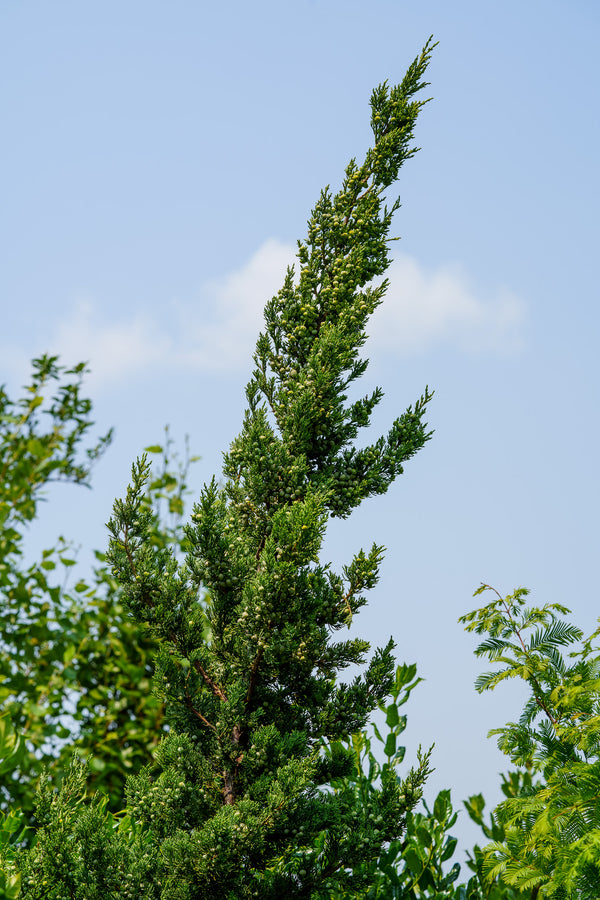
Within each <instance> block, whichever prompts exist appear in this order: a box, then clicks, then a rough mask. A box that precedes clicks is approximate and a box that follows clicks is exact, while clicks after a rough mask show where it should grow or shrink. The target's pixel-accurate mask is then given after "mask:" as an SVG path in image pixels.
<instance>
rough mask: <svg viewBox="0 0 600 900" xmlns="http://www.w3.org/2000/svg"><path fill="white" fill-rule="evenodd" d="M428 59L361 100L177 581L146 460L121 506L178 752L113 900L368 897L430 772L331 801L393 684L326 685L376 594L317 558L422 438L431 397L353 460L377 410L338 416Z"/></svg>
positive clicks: (377, 677) (370, 402)
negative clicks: (366, 121) (159, 528)
mask: <svg viewBox="0 0 600 900" xmlns="http://www.w3.org/2000/svg"><path fill="white" fill-rule="evenodd" d="M433 47H434V44H433V43H432V41H431V40H430V41H429V42H428V43H427V44H426V46H425V47H424V49H423V51H422V52H421V54H420V55H419V56H418V57H417V58H416V59H415V61H414V62H413V63H412V65H411V66H410V67H409V69H408V71H407V73H406V76H405V77H404V79H403V81H402V83H401V84H399V85H397V86H395V87H389V86H388V85H387V84H383V85H380V86H379V87H378V88H376V89H375V90H374V92H373V94H372V97H371V125H372V129H373V134H374V142H373V146H372V147H371V148H370V149H369V150H368V152H367V154H366V156H365V158H364V161H363V162H362V163H360V164H358V163H357V162H356V161H355V160H354V159H353V160H351V162H350V163H349V165H348V166H347V168H346V172H345V178H344V180H343V184H342V187H341V190H340V191H339V192H338V193H337V194H335V195H333V194H332V193H331V192H330V191H329V190H328V189H326V190H324V191H323V192H322V193H321V196H320V197H319V199H318V201H317V203H316V206H315V207H314V210H313V212H312V214H311V217H310V219H309V222H308V233H307V237H306V239H305V240H303V241H299V243H298V254H297V258H298V265H297V266H296V267H292V268H290V269H289V270H288V272H287V276H286V278H285V282H284V285H283V287H282V289H281V290H280V291H279V293H278V294H277V295H276V296H275V297H274V298H273V299H272V300H271V301H270V302H269V303H267V306H266V308H265V313H264V330H263V331H262V333H261V334H260V335H259V337H258V341H257V344H256V351H255V354H254V366H255V368H254V371H253V372H252V376H251V378H250V381H249V383H248V385H247V387H246V397H247V402H248V408H247V410H246V412H245V415H244V420H243V426H242V430H241V431H240V433H239V435H238V436H237V437H236V438H235V440H234V441H233V442H232V444H231V446H230V448H229V450H228V452H227V453H226V454H225V455H224V465H223V475H224V480H223V481H222V482H218V481H217V480H216V479H213V480H212V481H211V482H210V484H208V485H206V486H205V487H204V489H203V491H202V494H201V497H200V500H199V502H198V503H197V504H196V506H195V507H194V512H193V515H192V517H191V523H190V524H189V526H188V527H187V531H186V540H187V558H186V561H185V563H184V564H181V563H180V562H178V561H177V560H176V558H175V557H174V555H173V554H172V552H171V550H170V549H169V548H164V547H158V546H156V544H155V543H153V542H152V540H151V539H150V532H149V523H148V512H147V509H146V508H145V507H144V505H143V503H142V499H143V496H144V483H145V481H146V479H147V478H148V473H149V465H148V462H147V461H146V459H145V458H142V459H141V460H138V462H137V463H136V464H135V465H134V467H133V477H132V484H131V486H130V487H129V489H128V491H127V496H126V499H125V500H119V501H117V502H116V503H115V507H114V517H113V518H112V520H111V521H110V523H109V528H110V532H111V535H112V537H111V542H110V555H109V559H110V563H111V565H112V567H113V572H114V574H115V575H116V576H117V578H118V580H119V581H120V584H121V585H122V588H123V595H124V603H125V604H126V606H127V607H128V609H129V611H130V613H131V614H132V615H133V616H134V617H135V619H136V620H137V621H138V622H140V623H146V624H147V626H148V628H149V629H150V630H151V632H152V634H153V635H154V636H155V637H156V638H158V640H159V642H160V645H161V649H160V651H159V653H158V656H157V658H156V670H155V687H156V691H157V693H158V694H159V696H160V697H161V698H164V701H165V704H166V715H167V719H168V721H169V723H170V725H171V732H170V733H169V735H168V736H167V737H166V738H164V740H163V741H162V742H161V744H160V746H159V748H158V750H157V752H156V754H155V760H154V765H153V766H151V767H148V768H147V769H146V770H144V771H142V773H141V774H139V775H137V776H134V777H132V778H130V779H129V780H128V787H127V812H126V817H125V818H124V819H123V821H122V823H121V825H122V827H121V830H120V831H119V832H118V835H119V836H121V835H126V834H127V835H128V837H127V838H126V837H125V836H123V837H122V846H121V849H120V850H119V852H118V853H117V851H116V850H115V851H114V852H113V850H111V851H110V853H108V851H107V853H105V855H104V860H105V861H104V863H103V877H104V878H105V880H106V884H107V885H109V881H108V880H107V879H108V878H109V874H108V873H109V871H110V866H111V865H114V867H115V871H116V873H117V874H116V875H115V886H114V887H112V888H111V890H113V894H112V896H119V897H124V898H139V900H141V898H144V900H147V898H155V897H156V898H159V897H160V898H163V900H167V898H168V900H191V898H219V900H221V898H231V900H234V898H235V900H237V898H246V897H261V898H271V897H273V898H275V897H277V898H281V897H291V898H293V897H310V898H317V897H322V898H326V897H328V896H330V893H331V890H332V888H333V886H335V887H336V888H338V889H344V890H346V891H347V896H357V894H356V892H357V891H359V890H363V889H365V888H367V887H368V882H369V878H370V877H372V876H369V875H368V873H367V874H364V873H363V874H362V875H361V864H362V863H367V862H368V861H370V860H372V859H373V858H377V856H378V854H379V852H380V850H381V847H382V845H383V844H385V842H387V841H390V840H392V839H395V838H397V837H398V836H399V835H401V834H402V831H403V827H404V821H405V815H406V812H407V811H409V810H410V809H411V808H413V807H414V805H415V804H416V802H417V801H418V799H419V798H420V795H421V788H422V784H423V782H424V779H425V777H426V775H427V773H428V765H427V763H428V757H427V755H425V756H420V758H419V763H418V765H417V766H416V767H415V768H414V769H413V770H411V771H410V772H409V774H408V775H407V777H406V778H405V780H404V781H400V780H399V779H398V778H397V776H396V775H395V774H390V772H388V774H387V775H386V777H384V778H383V779H382V783H381V786H380V788H379V789H378V790H377V791H375V792H373V794H372V795H371V796H370V797H369V800H368V803H367V804H364V803H362V804H361V803H360V801H359V800H358V799H357V798H356V797H355V796H354V795H353V794H351V793H347V794H346V793H344V792H343V791H341V792H340V791H338V792H337V793H335V792H332V791H331V790H328V786H330V785H331V783H332V781H333V780H334V779H339V778H340V776H343V775H344V774H349V773H351V772H352V770H353V766H354V765H355V763H354V755H353V753H352V752H351V750H349V749H348V747H342V745H341V744H340V741H341V740H342V739H347V738H348V737H349V735H351V734H352V733H353V732H356V731H358V730H360V729H361V728H362V727H363V726H364V725H365V723H366V722H367V720H368V718H369V716H370V714H371V713H372V712H373V710H374V709H375V708H376V707H377V705H378V704H379V703H380V702H382V701H383V700H384V699H385V698H386V696H387V695H388V694H389V692H390V689H391V687H392V684H393V679H394V669H395V662H394V658H393V655H392V651H393V648H394V642H393V640H390V641H389V643H388V644H387V646H386V647H384V648H383V649H378V650H376V651H375V652H374V653H373V654H372V656H371V658H370V661H369V662H368V664H366V667H365V668H364V671H363V673H362V674H361V675H359V676H357V677H355V678H354V679H353V680H352V681H350V682H349V683H340V682H339V681H338V676H339V674H340V673H341V672H343V670H344V669H346V668H347V667H348V666H351V665H363V664H365V661H366V659H367V655H368V652H369V649H370V648H369V644H368V642H367V641H366V640H363V639H361V638H352V639H344V636H343V630H344V629H346V628H347V627H348V626H349V625H350V623H351V622H352V620H353V617H354V616H355V615H356V613H357V612H358V610H360V608H361V607H362V606H364V604H365V603H366V596H365V592H366V591H368V590H369V589H370V588H373V587H374V586H375V584H376V583H377V579H378V569H379V565H380V562H381V559H382V553H383V548H382V547H380V546H377V545H373V546H372V548H371V549H370V550H369V551H368V552H363V551H362V550H361V551H360V552H359V553H357V555H356V556H355V557H354V558H353V559H352V560H351V561H350V562H349V564H348V565H347V566H345V567H344V568H343V571H342V572H341V574H338V573H336V572H334V571H333V570H332V569H331V567H330V566H329V565H327V564H325V563H322V562H320V561H319V550H320V547H321V544H322V541H323V536H324V533H325V528H326V524H327V521H328V518H329V517H330V516H337V517H341V518H345V517H346V516H348V515H349V514H350V513H351V512H352V510H353V509H354V508H355V507H357V506H358V505H359V504H360V503H361V501H363V500H364V499H365V498H367V497H371V496H373V495H375V494H383V493H385V492H386V491H387V489H388V487H389V486H390V485H391V484H392V482H393V481H394V479H395V478H396V477H397V476H398V475H399V474H401V473H402V471H403V465H404V463H405V462H406V461H407V460H409V459H410V458H411V457H412V456H414V454H415V453H416V452H417V451H418V450H420V449H421V447H422V446H423V445H424V443H425V442H426V441H427V440H428V438H429V437H430V433H428V431H427V425H426V423H425V422H424V418H423V417H424V413H425V409H426V405H427V403H428V401H429V399H430V396H431V395H430V393H429V392H428V390H427V389H426V390H425V392H424V394H423V396H421V397H420V398H419V399H418V400H417V402H416V403H415V404H414V405H413V406H410V407H409V408H408V409H407V410H406V412H404V413H403V414H402V415H401V416H400V417H399V418H397V419H396V420H395V421H394V422H393V424H392V426H391V428H390V430H389V432H388V434H387V435H385V436H382V437H380V438H379V439H378V440H377V441H376V442H375V443H373V444H371V445H369V446H366V447H363V448H361V449H358V448H357V446H356V443H355V441H356V439H357V436H358V434H359V430H360V429H361V428H365V427H366V426H367V425H368V424H369V420H370V416H371V413H372V411H373V409H374V407H375V406H376V405H377V403H378V402H379V401H380V400H381V397H382V392H381V390H380V389H379V388H377V389H376V390H375V391H374V392H373V393H372V394H370V395H368V396H364V397H362V398H361V399H357V400H353V401H350V400H349V399H348V391H349V389H350V388H352V387H353V386H354V382H356V381H357V380H358V379H359V378H360V376H361V375H362V374H363V373H364V372H365V369H366V368H367V360H365V359H362V358H361V357H360V350H361V348H362V346H363V344H364V343H365V340H366V331H365V329H366V325H367V322H368V319H369V316H370V315H371V314H372V313H373V311H374V310H375V309H376V307H377V306H379V304H380V303H381V302H382V300H383V297H384V294H385V291H386V287H387V282H386V281H383V282H382V283H381V284H379V285H378V286H373V285H372V284H371V282H372V280H373V279H375V278H377V277H378V276H382V275H383V274H384V273H385V271H386V269H387V267H388V265H389V261H390V260H389V251H388V246H389V242H390V240H391V238H390V236H389V231H390V226H391V222H392V217H393V214H394V212H395V211H396V210H397V209H398V207H399V201H398V200H395V201H393V202H392V203H391V205H390V206H389V207H388V206H386V205H385V200H384V195H385V192H386V190H387V189H388V188H390V186H391V185H392V184H393V183H394V182H395V180H396V179H397V177H398V173H399V169H400V167H401V166H402V164H403V163H404V162H405V161H406V160H407V159H409V158H410V157H412V156H413V155H414V153H415V152H416V150H417V148H416V147H414V145H413V143H412V141H413V131H414V126H415V123H416V120H417V116H418V113H419V111H420V109H421V107H422V106H423V105H424V103H425V102H427V101H426V100H423V99H415V95H417V94H418V93H419V92H420V91H421V90H422V89H423V88H424V87H425V86H426V82H424V80H423V77H424V73H425V71H426V68H427V65H428V62H429V59H430V55H431V52H432V50H433ZM340 633H341V634H340ZM125 825H126V826H127V827H126V828H125ZM127 829H129V831H128V830H127ZM111 840H112V841H114V840H116V838H115V835H114V833H113V834H112V835H111ZM111 846H112V845H111ZM111 854H112V856H111ZM111 858H113V859H114V862H113V863H109V862H107V860H109V859H111ZM90 866H91V863H89V862H88V873H89V871H91V869H90ZM371 868H372V867H371ZM367 869H368V867H367V866H365V872H367ZM125 871H127V876H125V875H124V874H123V872H125ZM99 877H100V876H99ZM88 878H89V875H88ZM89 884H90V882H89V881H88V888H87V889H88V892H89V891H90V888H89ZM115 891H117V893H114V892H115ZM26 896H28V897H29V896H37V895H34V894H26ZM40 896H41V895H40ZM44 896H45V895H44ZM49 896H50V895H49ZM53 896H54V895H53ZM56 896H57V897H58V896H59V894H56ZM77 896H79V895H77ZM86 896H92V895H91V893H88V895H86ZM94 896H95V895H94ZM361 896H362V894H361Z"/></svg>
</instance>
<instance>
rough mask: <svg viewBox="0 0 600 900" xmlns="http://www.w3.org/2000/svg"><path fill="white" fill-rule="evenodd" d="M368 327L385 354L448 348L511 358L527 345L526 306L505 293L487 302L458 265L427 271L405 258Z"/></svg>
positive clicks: (391, 275) (393, 272) (390, 273)
mask: <svg viewBox="0 0 600 900" xmlns="http://www.w3.org/2000/svg"><path fill="white" fill-rule="evenodd" d="M386 274H387V278H388V280H389V282H390V286H389V288H388V292H387V294H386V297H385V299H384V301H383V304H382V305H381V307H380V308H379V309H378V310H377V311H376V312H375V314H374V316H373V318H372V320H371V324H370V327H369V333H370V335H371V336H372V338H373V341H374V342H375V343H377V346H378V347H379V348H381V349H382V350H389V351H392V352H395V353H402V354H407V353H416V352H422V351H425V350H428V349H430V348H431V347H433V346H436V345H440V344H446V345H451V346H454V347H456V348H458V349H459V350H462V351H467V352H478V351H489V350H492V351H495V352H511V351H514V350H517V349H519V348H520V347H521V345H522V326H523V320H524V316H525V308H524V304H523V302H522V301H521V300H520V299H519V298H518V297H517V296H516V295H515V294H514V293H512V292H511V291H509V290H507V289H506V288H498V289H497V290H496V291H495V292H494V293H493V294H492V296H491V297H485V298H484V297H482V296H481V294H480V292H479V291H478V290H477V289H476V288H475V287H473V286H472V285H471V283H470V281H469V278H468V276H467V274H466V273H465V272H464V270H463V269H462V268H461V267H460V266H459V265H447V266H442V267H440V268H438V269H436V270H434V271H427V270H426V269H425V268H424V267H423V266H421V265H420V264H419V263H418V262H417V261H416V260H415V259H412V258H411V257H409V256H400V257H399V258H398V259H396V260H394V262H393V263H392V264H391V266H390V268H389V269H388V272H387V273H386Z"/></svg>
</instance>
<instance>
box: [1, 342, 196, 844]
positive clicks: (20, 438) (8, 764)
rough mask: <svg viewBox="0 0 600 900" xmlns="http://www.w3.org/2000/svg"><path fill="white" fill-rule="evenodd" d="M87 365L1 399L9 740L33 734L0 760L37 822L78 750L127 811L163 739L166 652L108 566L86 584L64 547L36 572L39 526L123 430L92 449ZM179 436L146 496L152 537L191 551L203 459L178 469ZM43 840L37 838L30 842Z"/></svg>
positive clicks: (41, 374)
mask: <svg viewBox="0 0 600 900" xmlns="http://www.w3.org/2000/svg"><path fill="white" fill-rule="evenodd" d="M84 374H85V367H84V366H83V365H79V366H76V367H75V368H73V369H65V368H64V367H62V366H59V365H58V364H57V358H56V357H42V358H40V359H38V360H34V362H33V374H32V378H31V381H30V383H29V384H28V385H27V386H26V387H25V388H24V396H23V397H22V398H21V399H19V400H17V401H14V400H11V399H10V398H9V396H8V394H7V393H6V391H5V390H2V391H1V392H0V409H1V411H2V412H1V415H0V465H1V467H2V472H3V477H2V479H1V480H0V515H1V517H2V526H1V529H0V550H1V557H0V595H1V597H2V604H1V607H0V674H1V676H2V681H1V685H0V699H1V703H2V718H0V728H1V729H2V733H1V734H0V739H2V740H3V744H2V746H3V747H4V748H5V749H7V748H8V743H7V740H5V738H6V736H7V735H9V734H10V735H13V736H14V735H15V734H18V735H20V738H19V739H18V740H17V739H16V738H14V740H15V746H14V747H13V750H12V752H11V754H10V755H9V756H7V757H6V758H4V757H3V759H2V761H1V762H0V805H1V806H2V808H3V809H9V808H10V809H12V810H13V811H14V810H15V809H17V808H20V809H21V810H22V814H23V816H24V821H26V822H27V823H31V822H32V816H33V808H34V798H35V782H36V780H37V779H38V778H39V776H40V774H41V772H42V770H43V768H44V767H45V768H46V769H47V770H48V772H49V773H50V774H51V775H52V776H53V777H54V778H55V779H57V780H59V781H60V778H61V776H62V773H64V772H66V770H67V769H68V767H69V760H70V756H71V753H72V746H71V744H72V742H73V741H74V740H75V741H76V746H77V749H78V752H79V753H80V754H81V755H85V756H89V755H91V756H92V759H91V763H90V781H91V784H92V785H93V786H94V787H96V788H99V789H101V790H102V791H103V792H104V793H105V794H106V796H107V797H108V800H109V807H110V808H111V809H113V811H116V810H118V809H120V808H121V807H122V804H123V791H124V785H125V779H126V777H127V775H128V774H130V773H131V772H136V771H138V770H139V769H140V768H141V767H142V766H143V765H145V764H146V763H148V761H149V760H150V759H151V752H152V749H153V748H154V747H155V746H156V745H157V743H158V740H159V738H160V735H161V733H162V732H163V730H164V721H163V719H164V716H163V709H162V704H161V702H160V701H159V700H158V699H157V698H156V697H154V696H153V695H152V692H151V679H152V669H153V665H152V655H153V653H154V652H155V650H156V645H155V642H154V640H153V639H152V638H151V636H149V635H146V634H143V633H142V632H141V631H140V629H139V626H138V625H137V624H136V623H135V622H134V621H133V620H132V619H131V617H130V616H128V615H127V613H126V611H125V610H124V608H123V606H122V604H121V602H120V597H119V589H118V585H117V582H116V580H115V579H114V577H113V576H112V575H111V574H110V572H109V571H108V570H107V567H106V564H105V562H104V556H103V554H101V553H98V552H97V553H96V558H97V563H98V565H97V567H96V568H95V570H94V571H93V573H92V576H91V578H82V577H76V578H75V579H74V580H75V583H74V584H72V580H73V579H72V577H71V576H72V573H73V572H74V571H76V569H75V565H74V564H75V561H76V559H75V557H76V554H75V552H74V550H73V548H72V547H71V546H70V545H69V544H68V543H67V542H66V541H65V540H64V539H63V538H59V539H58V540H57V542H56V545H55V546H54V547H53V548H51V549H48V550H45V551H43V553H42V555H41V559H40V560H39V561H36V562H33V563H26V562H25V555H24V547H23V543H24V537H25V531H26V527H27V525H28V524H29V523H30V522H31V521H33V520H34V519H35V518H36V516H37V515H38V513H39V503H40V502H41V501H42V500H43V499H44V490H45V489H46V487H47V486H48V484H49V483H50V482H52V481H64V482H72V483H73V482H74V483H77V484H85V485H88V484H89V479H90V473H91V465H92V463H93V462H94V461H95V460H96V459H97V458H98V457H99V455H100V453H101V452H102V451H103V450H104V449H106V447H107V446H108V444H109V442H110V432H109V434H108V435H106V436H105V437H103V438H101V439H100V441H98V442H97V443H95V444H93V445H92V446H91V447H89V448H88V449H83V448H82V446H81V445H82V443H83V441H84V439H85V437H86V436H87V433H88V429H89V428H91V426H92V422H91V410H92V407H91V402H90V401H89V400H88V399H87V398H84V397H83V396H82V393H81V386H82V379H83V376H84ZM171 443H172V442H171V440H170V438H169V435H168V432H167V434H166V443H165V445H164V449H163V447H155V448H151V449H153V450H155V451H156V452H157V453H158V454H159V455H160V457H161V459H162V467H161V468H160V469H159V471H158V472H157V473H156V474H154V475H153V479H152V481H151V482H150V484H149V486H148V492H147V494H146V495H145V497H144V500H143V502H144V504H145V506H146V508H147V510H148V515H149V523H150V524H149V527H150V532H151V539H152V540H153V542H154V543H155V544H156V545H157V546H171V547H173V548H175V549H176V550H178V549H179V548H180V547H181V542H182V532H181V515H180V510H181V509H182V505H183V497H184V495H185V492H186V480H185V479H186V474H187V468H188V465H189V463H190V462H191V460H189V458H186V459H185V460H184V461H183V462H178V460H177V459H176V458H174V456H173V454H172V449H171ZM29 834H30V832H28V835H29Z"/></svg>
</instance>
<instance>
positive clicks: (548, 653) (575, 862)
mask: <svg viewBox="0 0 600 900" xmlns="http://www.w3.org/2000/svg"><path fill="white" fill-rule="evenodd" d="M487 590H493V591H494V593H495V594H496V596H495V598H494V600H492V602H491V603H489V604H488V605H487V606H485V607H483V608H481V609H478V610H474V611H473V612H471V613H469V614H468V615H465V616H463V617H462V618H461V621H462V622H463V623H464V624H465V627H466V628H467V630H468V631H474V632H475V633H476V634H480V635H485V638H484V640H483V641H482V642H481V643H480V644H479V646H478V647H477V649H476V651H475V653H476V654H477V655H478V656H485V657H487V658H488V659H490V660H491V661H492V662H495V663H498V664H499V668H498V669H496V670H494V671H492V672H489V673H486V674H482V675H481V676H479V678H478V680H477V682H476V687H477V689H478V690H479V691H484V690H491V689H493V688H495V687H496V686H497V685H498V684H500V683H501V682H502V681H504V680H506V679H507V678H520V679H521V680H522V681H524V682H525V683H526V684H527V685H528V687H529V690H530V694H529V698H528V700H527V702H526V703H525V706H524V708H523V711H522V713H521V717H520V719H519V721H518V722H509V723H508V724H507V725H505V726H504V727H502V728H497V729H494V730H493V731H492V732H490V733H491V734H496V735H498V746H499V748H500V749H501V750H502V751H503V752H504V753H505V754H506V755H507V756H509V757H510V759H511V761H512V762H513V763H514V764H515V765H516V766H518V767H520V769H521V770H523V769H525V770H530V771H531V772H532V773H534V775H535V776H537V777H536V778H535V780H534V779H529V781H524V783H523V785H522V789H521V790H520V791H519V792H518V793H517V794H516V795H515V796H513V797H509V798H507V799H506V800H504V801H503V802H502V803H500V805H499V806H498V807H497V808H496V810H495V813H494V818H495V819H496V821H497V822H498V823H499V825H501V826H502V828H503V829H504V837H503V839H502V840H494V841H493V842H492V843H491V844H489V845H488V846H487V847H486V848H484V859H483V868H484V872H485V873H486V874H487V876H488V878H490V879H493V878H494V877H501V878H502V880H503V881H504V882H505V883H506V884H508V885H512V886H514V887H515V888H517V889H519V890H521V891H528V890H529V891H531V895H532V897H533V896H537V895H538V894H539V896H540V897H541V896H545V897H546V896H547V897H556V898H557V900H565V898H582V900H594V898H597V897H599V896H600V653H599V652H598V645H597V643H595V641H596V642H597V639H598V636H599V635H600V629H598V630H596V631H595V632H594V633H593V634H592V635H590V636H589V637H588V638H585V639H584V640H582V639H583V632H582V631H581V629H580V628H578V627H577V626H575V625H573V624H571V623H570V622H568V621H567V620H566V619H565V617H566V615H567V614H568V613H569V610H568V609H567V608H566V607H564V606H561V605H560V604H558V603H548V604H546V605H545V606H543V607H535V606H531V607H528V606H526V597H527V595H528V591H527V590H526V589H525V588H518V589H517V590H516V591H515V592H514V593H512V594H510V595H508V596H506V597H502V596H501V595H500V594H499V593H498V592H497V591H495V589H493V588H490V587H489V586H488V585H482V586H481V588H479V590H478V591H477V592H476V593H477V594H479V593H481V592H482V591H487ZM567 647H571V648H574V649H571V651H570V652H569V654H568V657H565V655H564V653H563V651H562V648H567Z"/></svg>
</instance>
